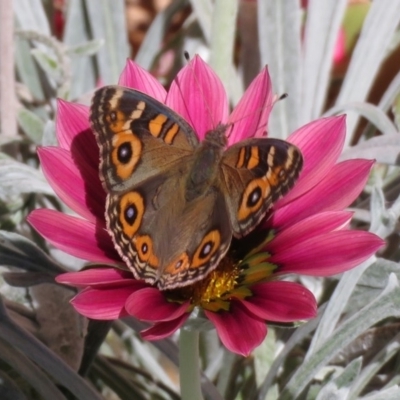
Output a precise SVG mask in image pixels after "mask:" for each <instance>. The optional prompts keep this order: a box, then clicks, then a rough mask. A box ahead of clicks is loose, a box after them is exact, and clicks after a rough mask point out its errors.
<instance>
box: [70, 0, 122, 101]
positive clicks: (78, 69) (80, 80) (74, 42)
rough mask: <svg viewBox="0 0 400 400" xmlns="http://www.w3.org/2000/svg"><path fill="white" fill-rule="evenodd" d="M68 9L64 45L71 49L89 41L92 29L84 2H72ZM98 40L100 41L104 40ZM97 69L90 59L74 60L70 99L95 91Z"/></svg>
mask: <svg viewBox="0 0 400 400" xmlns="http://www.w3.org/2000/svg"><path fill="white" fill-rule="evenodd" d="M67 7H68V8H67V13H66V20H65V27H64V37H63V43H64V45H65V46H66V47H67V48H70V47H74V46H79V45H81V44H82V42H85V41H89V39H90V37H89V35H88V32H89V31H90V29H89V26H88V21H87V18H86V11H85V7H84V4H83V0H70V1H68V3H67ZM96 40H99V41H100V40H102V39H96ZM96 40H95V41H96ZM95 67H96V66H95V63H94V62H93V60H92V59H90V58H89V57H79V58H75V59H74V61H73V62H72V63H71V64H70V68H71V86H70V91H69V94H68V98H69V99H76V98H79V97H81V96H82V95H83V94H84V93H87V92H89V91H90V90H93V88H94V86H95V85H96V79H97V77H96V75H95ZM113 83H116V82H113Z"/></svg>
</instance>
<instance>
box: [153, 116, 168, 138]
mask: <svg viewBox="0 0 400 400" xmlns="http://www.w3.org/2000/svg"><path fill="white" fill-rule="evenodd" d="M167 119H168V118H167V116H166V115H164V114H158V115H157V117H155V118H153V119H152V120H151V121H150V122H149V131H150V133H151V134H152V135H153V136H154V137H159V136H160V133H161V131H162V128H163V125H164V122H165V121H166V120H167Z"/></svg>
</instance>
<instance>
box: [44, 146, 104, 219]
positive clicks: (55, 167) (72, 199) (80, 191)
mask: <svg viewBox="0 0 400 400" xmlns="http://www.w3.org/2000/svg"><path fill="white" fill-rule="evenodd" d="M38 154H39V158H40V162H41V165H42V169H43V173H44V175H45V177H46V179H47V180H48V182H49V183H50V185H51V187H52V188H53V189H54V191H55V192H56V194H57V196H58V197H59V198H60V199H61V200H62V201H63V202H64V203H65V204H66V205H67V206H68V207H70V208H71V209H72V210H74V211H75V212H76V213H78V214H79V215H80V216H82V217H83V218H85V219H87V220H89V221H91V222H95V220H96V217H97V218H100V219H102V218H104V206H105V202H106V193H105V192H104V189H103V187H102V186H101V183H100V179H99V177H98V173H97V171H95V170H94V169H92V168H89V169H88V170H87V171H86V172H85V175H86V176H85V180H84V179H83V177H82V174H81V172H80V171H79V169H78V168H77V166H76V165H75V163H74V162H73V160H72V159H71V153H69V152H68V151H67V150H65V149H62V148H60V147H42V148H39V149H38ZM89 194H90V195H89Z"/></svg>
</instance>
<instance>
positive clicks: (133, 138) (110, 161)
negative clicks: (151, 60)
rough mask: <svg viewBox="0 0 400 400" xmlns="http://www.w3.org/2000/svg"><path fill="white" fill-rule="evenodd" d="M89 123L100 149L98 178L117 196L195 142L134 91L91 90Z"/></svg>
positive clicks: (173, 117) (177, 120)
mask: <svg viewBox="0 0 400 400" xmlns="http://www.w3.org/2000/svg"><path fill="white" fill-rule="evenodd" d="M90 122H91V125H92V129H93V131H94V133H95V136H96V139H97V142H98V145H99V147H100V160H101V163H100V177H101V180H102V182H103V186H104V187H105V189H106V191H108V192H123V191H125V190H127V189H128V188H132V187H134V186H135V185H136V184H138V183H139V182H142V181H144V180H146V179H149V178H151V177H153V176H155V175H157V174H159V173H160V172H163V171H165V170H168V169H170V168H172V166H173V165H175V164H176V163H179V162H180V160H181V158H182V157H185V156H187V155H189V154H191V153H192V152H193V149H194V148H195V147H196V146H197V144H198V139H197V137H196V134H195V133H194V132H193V130H192V128H191V127H190V125H189V124H188V123H187V122H186V121H185V120H184V119H183V118H181V117H180V116H179V115H178V114H176V113H175V112H174V111H172V110H171V109H170V108H168V107H166V106H165V105H164V104H162V103H160V102H159V101H157V100H155V99H153V98H152V97H150V96H147V95H146V94H144V93H142V92H138V91H136V90H132V89H128V88H124V87H120V86H105V87H103V88H101V89H99V90H97V91H96V93H95V94H94V96H93V100H92V106H91V109H90Z"/></svg>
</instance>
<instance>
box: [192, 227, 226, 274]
mask: <svg viewBox="0 0 400 400" xmlns="http://www.w3.org/2000/svg"><path fill="white" fill-rule="evenodd" d="M220 243H221V234H220V233H219V231H218V230H216V229H214V230H213V231H211V232H209V233H207V235H206V236H204V238H203V240H202V241H201V243H200V245H199V246H198V247H197V250H196V251H195V253H194V255H193V259H192V265H191V266H190V268H198V267H201V266H202V265H204V264H206V263H207V262H208V261H210V259H211V258H212V256H213V255H214V254H215V252H216V251H217V250H218V248H219V246H220Z"/></svg>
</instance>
